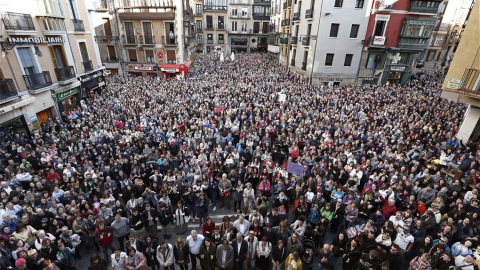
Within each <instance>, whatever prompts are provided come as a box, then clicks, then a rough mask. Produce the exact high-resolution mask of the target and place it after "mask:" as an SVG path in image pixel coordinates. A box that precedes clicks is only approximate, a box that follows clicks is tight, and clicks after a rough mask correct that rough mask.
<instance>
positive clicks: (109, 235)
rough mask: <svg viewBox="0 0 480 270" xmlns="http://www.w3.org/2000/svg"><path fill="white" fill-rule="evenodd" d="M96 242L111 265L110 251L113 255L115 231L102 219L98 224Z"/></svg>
mask: <svg viewBox="0 0 480 270" xmlns="http://www.w3.org/2000/svg"><path fill="white" fill-rule="evenodd" d="M95 240H96V241H97V243H98V244H99V245H100V248H101V249H102V252H103V254H104V255H105V260H107V261H108V263H110V256H109V255H108V250H109V249H110V250H111V251H112V253H113V229H112V228H111V227H109V226H107V225H106V224H105V220H103V219H101V220H99V221H98V222H97V229H96V230H95Z"/></svg>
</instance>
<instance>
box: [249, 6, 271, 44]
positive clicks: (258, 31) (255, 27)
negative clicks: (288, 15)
mask: <svg viewBox="0 0 480 270" xmlns="http://www.w3.org/2000/svg"><path fill="white" fill-rule="evenodd" d="M252 13H253V14H252V19H253V21H252V37H251V38H250V44H251V50H252V51H259V52H267V49H268V43H267V38H268V33H269V32H270V29H271V26H270V14H271V4H270V0H254V3H253V6H252Z"/></svg>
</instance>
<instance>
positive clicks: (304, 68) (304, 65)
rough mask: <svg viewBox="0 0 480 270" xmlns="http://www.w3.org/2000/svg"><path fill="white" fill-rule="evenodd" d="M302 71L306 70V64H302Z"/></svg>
mask: <svg viewBox="0 0 480 270" xmlns="http://www.w3.org/2000/svg"><path fill="white" fill-rule="evenodd" d="M302 70H307V63H306V62H302Z"/></svg>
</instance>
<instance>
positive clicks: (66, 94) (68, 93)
mask: <svg viewBox="0 0 480 270" xmlns="http://www.w3.org/2000/svg"><path fill="white" fill-rule="evenodd" d="M76 93H78V87H75V88H72V89H70V90H67V91H65V92H62V93H60V94H57V97H58V99H60V100H62V99H65V98H67V97H69V96H73V95H75V94H76Z"/></svg>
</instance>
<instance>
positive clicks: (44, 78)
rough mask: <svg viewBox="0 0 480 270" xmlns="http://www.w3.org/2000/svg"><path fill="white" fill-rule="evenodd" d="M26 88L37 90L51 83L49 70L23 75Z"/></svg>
mask: <svg viewBox="0 0 480 270" xmlns="http://www.w3.org/2000/svg"><path fill="white" fill-rule="evenodd" d="M23 79H24V80H25V84H26V85H27V89H28V90H38V89H40V88H43V87H46V86H49V85H51V84H52V78H51V77H50V72H48V71H44V72H42V73H37V74H33V75H23Z"/></svg>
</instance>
